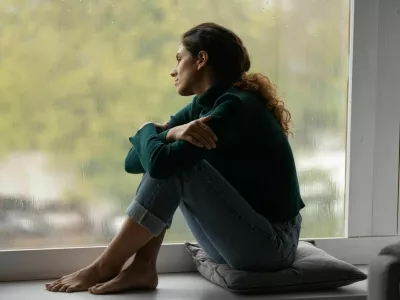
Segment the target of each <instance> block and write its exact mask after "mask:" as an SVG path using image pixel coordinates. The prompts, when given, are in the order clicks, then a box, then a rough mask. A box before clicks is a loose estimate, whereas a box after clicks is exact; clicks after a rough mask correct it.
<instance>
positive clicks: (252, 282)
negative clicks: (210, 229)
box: [186, 241, 367, 293]
mask: <svg viewBox="0 0 400 300" xmlns="http://www.w3.org/2000/svg"><path fill="white" fill-rule="evenodd" d="M186 246H187V248H188V250H189V252H190V253H191V254H192V256H193V259H194V261H195V263H196V266H197V270H198V271H199V272H200V273H201V275H203V276H204V277H205V278H206V279H207V280H209V281H211V282H213V283H215V284H217V285H220V286H222V287H223V288H225V289H227V290H230V291H232V292H238V293H264V292H265V293H280V292H295V291H296V292H297V291H310V290H324V289H335V288H338V287H342V286H345V285H349V284H352V283H354V282H357V281H361V280H365V279H366V278H367V275H365V274H364V273H363V272H361V271H360V270H358V269H357V268H356V267H354V266H353V265H351V264H348V263H346V262H344V261H341V260H339V259H337V258H334V257H333V256H331V255H329V254H328V253H326V252H325V251H323V250H321V249H318V248H317V247H315V246H313V245H312V244H310V243H307V242H303V241H301V242H300V243H299V247H298V249H297V253H296V259H295V261H294V263H293V266H292V267H291V268H289V269H284V270H280V271H276V272H247V271H240V270H233V269H231V268H230V267H229V266H228V265H225V264H223V265H219V264H216V263H215V262H214V261H212V260H211V259H209V258H208V257H207V255H206V253H205V252H204V251H203V250H202V249H201V248H200V247H199V246H197V245H193V244H189V243H187V244H186Z"/></svg>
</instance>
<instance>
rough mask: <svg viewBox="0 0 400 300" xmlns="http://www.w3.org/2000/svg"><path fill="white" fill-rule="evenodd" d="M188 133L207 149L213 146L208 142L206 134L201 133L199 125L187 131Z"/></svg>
mask: <svg viewBox="0 0 400 300" xmlns="http://www.w3.org/2000/svg"><path fill="white" fill-rule="evenodd" d="M187 134H188V135H190V136H192V137H193V138H195V139H196V140H197V141H198V142H200V143H201V145H202V146H203V147H205V148H207V149H211V148H213V145H212V144H211V143H210V142H209V139H208V138H207V136H206V135H205V134H204V133H202V130H201V129H200V128H199V127H197V126H196V127H194V128H193V129H192V130H191V131H190V132H188V133H187Z"/></svg>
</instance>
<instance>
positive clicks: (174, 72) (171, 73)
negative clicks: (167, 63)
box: [169, 68, 176, 77]
mask: <svg viewBox="0 0 400 300" xmlns="http://www.w3.org/2000/svg"><path fill="white" fill-rule="evenodd" d="M169 74H170V75H171V77H176V69H175V68H173V69H172V70H171V72H170V73H169Z"/></svg>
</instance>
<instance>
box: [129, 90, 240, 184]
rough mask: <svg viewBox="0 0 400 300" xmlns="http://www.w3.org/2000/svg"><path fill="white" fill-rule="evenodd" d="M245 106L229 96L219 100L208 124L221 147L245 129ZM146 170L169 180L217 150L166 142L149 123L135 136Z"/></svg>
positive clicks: (133, 139) (183, 143)
mask: <svg viewBox="0 0 400 300" xmlns="http://www.w3.org/2000/svg"><path fill="white" fill-rule="evenodd" d="M242 112H243V105H242V102H241V101H240V99H239V98H238V97H236V96H234V95H230V94H226V95H224V96H223V97H221V98H220V99H219V103H218V105H217V106H216V108H215V109H214V110H213V111H212V112H211V114H210V115H211V119H210V121H208V123H207V125H208V126H209V127H210V128H211V129H212V130H213V131H214V133H215V134H216V135H217V137H218V142H217V148H220V147H223V145H224V144H227V143H229V141H230V140H231V139H232V138H234V137H235V136H237V134H238V132H239V131H240V128H241V120H242ZM129 140H130V142H131V143H132V144H133V145H134V147H135V149H136V151H137V155H138V156H139V157H140V161H141V163H142V166H143V168H144V169H145V170H146V172H148V173H149V174H150V176H152V177H154V178H166V177H170V176H173V175H175V174H176V173H178V172H179V171H181V170H182V169H183V168H184V167H186V166H188V165H191V164H194V163H196V162H197V161H200V160H201V159H206V158H207V156H208V155H210V154H212V152H213V151H215V150H216V149H211V150H207V149H206V148H200V147H196V146H194V145H192V144H190V143H188V142H186V141H175V142H173V143H169V144H168V143H166V141H165V138H163V137H161V136H160V135H159V134H157V131H156V127H155V126H154V124H147V125H146V126H144V127H143V128H141V129H140V130H139V131H138V133H137V134H136V135H135V136H133V137H131V138H130V139H129Z"/></svg>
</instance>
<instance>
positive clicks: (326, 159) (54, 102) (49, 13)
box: [0, 0, 350, 249]
mask: <svg viewBox="0 0 400 300" xmlns="http://www.w3.org/2000/svg"><path fill="white" fill-rule="evenodd" d="M210 8H212V9H210ZM0 10H1V11H2V17H1V20H0V24H1V32H2V41H1V44H0V45H1V52H2V57H1V61H0V79H1V80H0V82H1V83H0V92H1V95H2V96H1V99H0V107H1V110H0V119H1V120H2V121H1V122H0V133H1V136H2V143H1V145H0V199H1V210H0V248H1V249H23V248H49V247H50V248H51V247H70V246H94V245H105V244H106V243H107V242H108V241H109V240H110V239H111V238H112V237H113V236H114V234H115V233H116V232H117V230H118V229H119V226H120V224H121V222H122V220H123V217H124V209H125V207H126V206H127V205H128V204H129V202H130V201H131V200H132V198H133V196H134V193H135V190H136V188H137V185H138V183H139V182H140V179H141V177H140V176H133V175H129V174H125V172H124V169H123V161H124V158H125V155H126V153H127V151H128V149H129V147H130V145H129V143H128V141H127V138H128V137H129V136H130V135H133V134H134V133H135V132H136V129H137V128H138V127H139V126H140V125H141V124H142V123H144V122H146V121H149V120H154V121H160V122H161V121H166V120H167V119H168V117H169V115H170V114H173V113H174V112H176V111H177V110H178V109H179V108H180V107H182V106H184V105H185V103H186V102H187V101H190V99H184V98H181V97H179V96H178V95H176V93H175V90H174V88H173V84H172V80H171V79H170V78H169V71H170V69H171V68H172V67H173V65H174V63H175V62H174V55H175V52H176V50H177V46H178V44H179V39H180V35H181V34H182V33H183V32H184V31H185V30H187V29H189V28H190V27H191V26H193V25H195V24H197V23H200V22H203V21H205V17H207V21H215V22H218V23H220V24H223V25H225V26H227V27H228V28H231V29H233V30H234V31H235V32H237V33H238V34H239V36H241V37H242V38H243V40H244V43H245V45H246V46H247V48H248V49H249V51H250V54H251V57H252V63H253V70H254V71H261V72H263V73H264V74H267V75H268V76H269V77H270V78H271V79H272V81H273V82H274V83H276V85H277V86H278V90H279V92H280V93H281V95H282V96H283V99H284V100H285V102H286V105H287V107H288V108H289V109H290V111H291V113H292V117H293V138H292V139H291V144H292V146H293V149H294V153H295V157H296V163H297V166H298V173H299V179H300V184H301V189H302V194H303V197H304V200H305V202H306V204H307V208H306V209H305V210H304V211H303V217H304V225H303V234H302V235H303V237H313V238H314V237H343V236H344V235H345V166H346V126H347V125H346V120H347V95H348V57H349V56H348V53H349V51H348V49H349V24H350V17H349V16H350V5H349V2H348V1H345V0H340V1H337V0H331V1H316V0H307V1H301V3H300V2H299V1H261V0H257V1H248V0H235V1H232V0H226V1H217V2H215V1H211V0H207V1H183V0H182V1H177V0H170V1H127V0H126V1H106V0H104V1H92V2H91V1H1V3H0ZM188 239H191V235H190V234H189V232H188V230H187V229H186V226H185V224H184V220H183V218H182V216H181V215H180V214H179V212H178V213H177V215H176V217H175V220H174V224H173V228H172V230H170V231H169V232H168V234H167V238H166V242H182V241H185V240H188Z"/></svg>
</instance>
